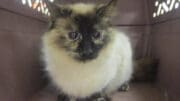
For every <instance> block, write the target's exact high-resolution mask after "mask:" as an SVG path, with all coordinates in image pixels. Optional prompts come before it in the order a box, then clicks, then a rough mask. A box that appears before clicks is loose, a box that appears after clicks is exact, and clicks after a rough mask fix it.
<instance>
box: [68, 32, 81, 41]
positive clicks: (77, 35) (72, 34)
mask: <svg viewBox="0 0 180 101" xmlns="http://www.w3.org/2000/svg"><path fill="white" fill-rule="evenodd" d="M80 36H81V35H80V33H78V32H69V33H68V37H69V38H70V39H71V40H78V39H79V38H80Z"/></svg>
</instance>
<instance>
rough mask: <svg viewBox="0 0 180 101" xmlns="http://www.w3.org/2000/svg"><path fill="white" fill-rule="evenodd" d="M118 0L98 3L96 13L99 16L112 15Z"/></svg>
mask: <svg viewBox="0 0 180 101" xmlns="http://www.w3.org/2000/svg"><path fill="white" fill-rule="evenodd" d="M117 1H118V0H111V1H110V2H109V3H108V4H106V5H100V6H99V7H98V8H97V10H96V15H97V16H100V17H112V16H114V15H115V10H116V4H117Z"/></svg>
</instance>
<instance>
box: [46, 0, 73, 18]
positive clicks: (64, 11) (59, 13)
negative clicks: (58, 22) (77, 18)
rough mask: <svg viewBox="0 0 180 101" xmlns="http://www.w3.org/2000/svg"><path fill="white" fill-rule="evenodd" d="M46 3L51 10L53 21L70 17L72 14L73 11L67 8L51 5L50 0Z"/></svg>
mask: <svg viewBox="0 0 180 101" xmlns="http://www.w3.org/2000/svg"><path fill="white" fill-rule="evenodd" d="M45 2H46V4H47V6H48V8H49V11H50V19H51V20H55V19H56V18H58V17H69V16H70V15H71V13H72V10H71V9H70V8H67V7H66V6H63V5H60V4H56V3H51V2H49V1H48V0H45Z"/></svg>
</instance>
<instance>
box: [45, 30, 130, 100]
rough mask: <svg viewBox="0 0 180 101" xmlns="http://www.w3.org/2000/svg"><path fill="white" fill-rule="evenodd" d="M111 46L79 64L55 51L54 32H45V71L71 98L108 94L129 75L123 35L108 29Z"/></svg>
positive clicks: (126, 49)
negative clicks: (102, 92) (92, 58)
mask: <svg viewBox="0 0 180 101" xmlns="http://www.w3.org/2000/svg"><path fill="white" fill-rule="evenodd" d="M108 31H109V34H110V36H111V37H110V38H111V39H110V42H109V43H108V44H107V46H106V47H104V48H103V49H102V50H101V52H100V53H99V56H98V57H97V58H96V59H95V60H92V61H87V62H79V61H77V60H75V59H74V58H72V57H71V56H69V53H68V52H66V51H65V50H64V49H61V48H60V47H58V45H57V44H55V42H54V40H55V39H56V38H57V34H58V33H56V32H55V31H53V30H52V31H50V32H47V33H46V34H45V35H44V36H43V38H42V40H43V49H42V51H43V54H44V57H43V59H44V61H45V63H46V70H47V71H48V73H49V76H50V77H51V79H52V81H53V82H54V84H55V85H56V86H57V87H58V88H60V89H61V90H62V91H63V92H64V93H66V94H68V95H70V96H72V97H81V98H84V97H88V96H90V95H92V94H94V93H97V92H101V91H103V90H105V93H106V94H111V93H112V92H114V91H115V90H117V89H118V88H119V87H120V86H121V85H122V84H123V83H125V82H127V81H129V80H130V78H131V75H132V71H133V70H132V49H131V45H130V41H129V39H128V37H127V36H126V35H124V33H121V32H118V31H116V30H115V29H111V28H109V30H108Z"/></svg>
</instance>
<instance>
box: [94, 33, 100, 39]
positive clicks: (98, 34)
mask: <svg viewBox="0 0 180 101" xmlns="http://www.w3.org/2000/svg"><path fill="white" fill-rule="evenodd" d="M93 37H94V38H95V39H99V38H101V33H100V32H95V33H94V34H93Z"/></svg>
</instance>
